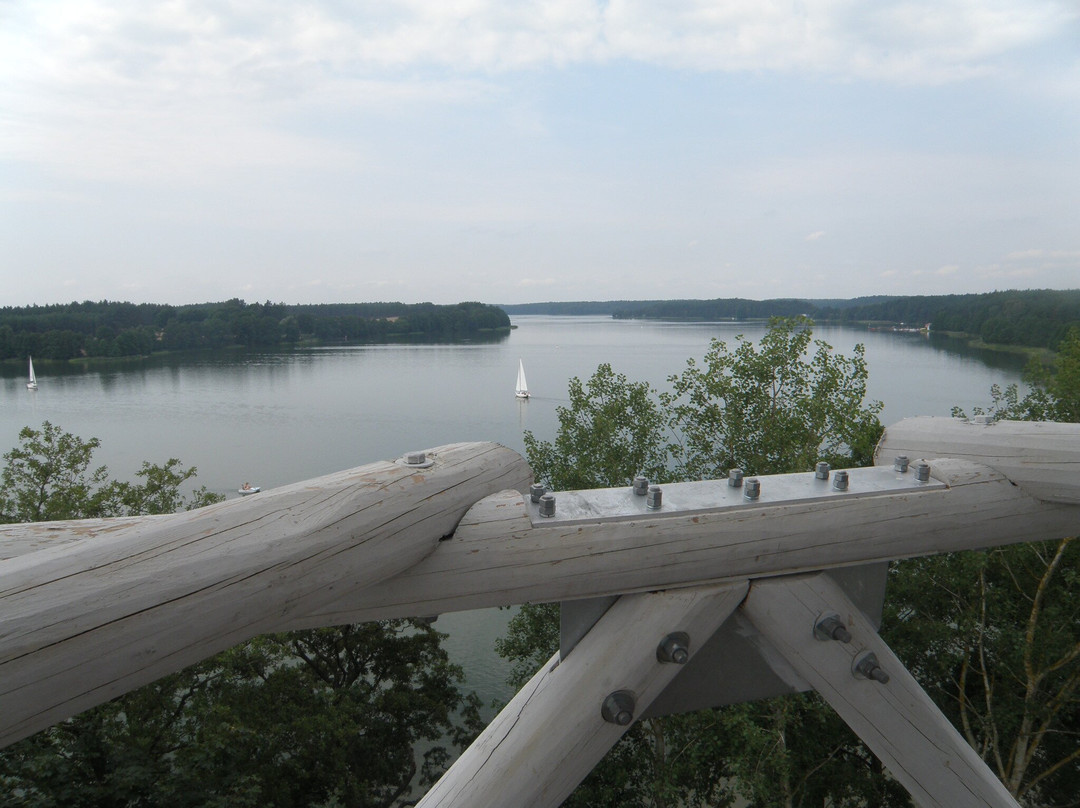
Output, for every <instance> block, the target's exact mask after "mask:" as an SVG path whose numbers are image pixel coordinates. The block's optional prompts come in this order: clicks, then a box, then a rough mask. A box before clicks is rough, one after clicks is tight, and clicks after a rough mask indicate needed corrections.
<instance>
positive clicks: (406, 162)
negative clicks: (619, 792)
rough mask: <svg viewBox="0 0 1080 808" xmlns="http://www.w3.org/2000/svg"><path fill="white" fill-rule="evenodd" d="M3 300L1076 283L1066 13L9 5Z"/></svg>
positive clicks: (329, 298)
mask: <svg viewBox="0 0 1080 808" xmlns="http://www.w3.org/2000/svg"><path fill="white" fill-rule="evenodd" d="M0 279H2V285H0V305H5V306H23V305H30V304H47V303H65V302H71V301H76V300H77V301H82V300H126V301H132V302H152V303H171V304H183V303H198V302H208V301H219V300H226V299H230V298H234V297H239V298H242V299H244V300H247V301H248V302H256V301H257V302H262V301H267V300H269V301H273V302H284V303H334V302H364V301H389V300H393V301H403V302H420V301H431V302H435V303H454V302H458V301H462V300H479V301H483V302H488V303H505V304H509V303H526V302H539V301H552V300H619V299H672V298H718V297H721V298H723V297H746V298H753V299H767V298H775V297H807V298H833V297H841V298H848V297H857V296H862V295H875V294H889V295H897V294H901V295H903V294H952V293H966V292H986V291H993V290H998V289H1034V288H1056V289H1069V288H1080V3H1078V2H1077V0H1066V1H1065V2H1058V0H1039V1H1038V2H1036V1H1035V0H802V1H801V2H800V1H799V0H785V1H781V0H713V2H699V1H697V0H658V1H657V2H644V1H643V0H605V1H603V2H597V1H593V2H590V1H589V0H552V2H528V1H525V2H516V1H515V2H498V1H497V0H402V1H400V2H395V1H394V0H390V1H389V2H349V1H348V0H312V1H311V2H299V1H298V0H233V1H232V2H229V1H228V0H155V2H146V0H131V1H130V2H128V1H127V0H114V1H112V2H94V1H93V0H74V1H73V0H0Z"/></svg>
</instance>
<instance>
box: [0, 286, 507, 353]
mask: <svg viewBox="0 0 1080 808" xmlns="http://www.w3.org/2000/svg"><path fill="white" fill-rule="evenodd" d="M509 328H510V318H509V317H508V316H507V314H506V312H504V311H502V310H501V309H499V308H497V307H495V306H489V305H486V304H483V303H458V304H456V305H449V306H436V305H434V304H432V303H416V304H406V303H348V304H325V305H286V304H284V303H270V302H269V301H268V302H266V303H245V302H244V301H243V300H238V299H233V300H228V301H225V302H224V303H201V304H194V305H186V306H168V305H160V304H153V303H141V304H135V303H119V302H111V301H101V302H91V301H86V302H83V303H67V304H62V305H51V306H27V307H21V308H15V307H5V308H3V309H0V359H12V358H24V357H26V356H27V355H31V356H34V357H35V358H40V359H74V358H77V357H93V356H105V357H119V356H146V355H149V354H151V353H153V352H155V351H176V350H191V349H199V348H223V347H227V346H231V345H242V346H247V347H264V346H274V345H282V344H295V343H297V342H300V341H301V340H304V339H313V340H318V341H320V342H342V341H349V342H375V341H381V340H389V339H398V338H404V337H408V336H412V335H421V336H423V337H424V338H426V339H441V338H461V337H468V336H471V335H475V334H479V333H481V332H492V331H500V330H509Z"/></svg>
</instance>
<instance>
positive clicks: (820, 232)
mask: <svg viewBox="0 0 1080 808" xmlns="http://www.w3.org/2000/svg"><path fill="white" fill-rule="evenodd" d="M824 235H825V231H824V230H815V231H814V232H813V233H810V234H809V235H808V236H807V237H806V240H807V241H817V240H818V239H820V238H821V237H822V236H824Z"/></svg>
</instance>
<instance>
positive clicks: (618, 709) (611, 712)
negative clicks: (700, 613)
mask: <svg viewBox="0 0 1080 808" xmlns="http://www.w3.org/2000/svg"><path fill="white" fill-rule="evenodd" d="M656 660H657V661H658V662H662V663H665V664H667V663H670V664H674V665H685V664H686V663H687V662H689V661H690V635H689V634H687V633H686V632H685V631H673V632H672V633H671V634H668V635H667V636H666V637H664V639H662V640H661V641H660V644H659V645H658V646H656ZM636 706H637V700H636V699H635V697H634V694H633V693H632V692H631V691H629V690H616V691H615V692H613V693H609V694H608V696H607V698H605V699H604V701H603V703H601V705H600V715H601V717H602V718H603V719H604V720H605V721H607V722H608V723H609V724H618V725H619V726H620V727H625V726H628V725H629V724H630V723H631V722H633V720H634V708H635V707H636Z"/></svg>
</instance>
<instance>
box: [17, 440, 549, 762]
mask: <svg viewBox="0 0 1080 808" xmlns="http://www.w3.org/2000/svg"><path fill="white" fill-rule="evenodd" d="M427 454H428V460H429V461H430V463H425V464H423V465H419V466H408V465H404V464H401V463H397V462H384V463H373V464H371V465H367V466H362V467H360V468H357V469H352V470H350V471H344V472H340V473H337V474H332V475H329V476H327V477H322V478H319V479H317V480H308V481H305V482H302V483H297V484H294V485H290V486H285V487H283V488H277V489H273V490H270V491H264V492H262V493H260V494H257V495H255V496H251V497H247V498H245V499H240V500H232V501H229V502H225V503H221V504H218V505H212V506H210V507H207V508H201V509H199V510H197V511H189V512H186V513H179V514H173V515H168V516H156V517H144V518H141V519H138V520H130V519H125V520H117V521H116V522H110V521H108V520H95V521H94V522H92V523H90V524H83V523H66V524H65V523H48V524H43V525H16V526H7V527H6V528H5V530H4V531H0V536H3V535H7V536H11V535H19V536H22V537H23V538H24V539H26V537H36V538H35V539H34V540H35V541H39V540H40V539H41V538H42V537H47V536H48V535H50V534H52V533H56V532H61V533H63V531H64V529H65V527H66V528H67V530H68V531H69V532H68V537H69V538H70V537H71V536H77V537H85V539H83V538H80V539H79V540H74V541H67V542H66V543H63V544H60V545H58V546H56V547H54V548H47V549H39V550H37V551H36V552H26V553H23V554H20V555H17V556H16V557H12V558H8V559H7V560H5V561H2V562H0V745H4V744H7V743H11V742H12V741H14V740H17V739H19V738H21V737H24V736H26V735H29V734H30V733H32V732H35V731H37V730H39V729H43V728H44V727H47V726H49V725H50V724H52V723H55V722H56V721H59V720H60V719H63V718H66V717H68V716H70V715H74V714H75V713H77V712H80V711H81V710H84V709H86V708H88V707H92V706H93V705H95V704H99V703H101V702H103V701H106V700H108V699H110V698H113V697H114V696H117V695H119V694H121V693H124V692H127V691H128V690H131V689H133V688H135V687H137V686H139V685H142V684H146V683H148V682H152V681H154V680H155V679H158V678H160V677H161V676H164V675H165V674H168V673H172V672H174V671H177V670H180V669H181V668H183V667H185V666H187V665H190V664H192V663H194V662H197V661H199V660H201V659H204V658H206V657H208V656H210V655H212V654H214V653H216V652H218V651H221V650H224V649H226V648H229V647H231V646H233V645H235V644H236V643H238V642H241V641H242V640H245V639H248V638H250V637H253V636H255V635H257V634H262V633H266V632H271V631H281V630H283V629H285V628H287V627H288V626H289V625H291V624H293V623H296V622H298V621H300V622H303V621H307V620H310V616H311V615H314V614H318V613H320V612H324V611H325V610H326V609H327V607H328V606H329V605H330V604H331V603H332V602H333V601H334V600H335V599H336V598H337V597H338V595H339V593H340V592H341V591H343V590H351V589H354V588H355V589H364V588H367V587H369V586H371V585H373V584H375V583H377V582H379V581H381V580H384V579H386V578H390V577H392V576H394V575H395V574H397V573H399V572H401V571H403V570H405V569H408V568H410V567H412V566H414V565H415V564H416V563H418V562H419V561H421V560H422V559H423V558H424V557H426V556H428V555H430V554H431V553H432V552H434V551H435V549H436V548H437V547H438V545H439V542H440V539H441V538H442V537H444V536H446V535H448V534H450V533H452V532H453V530H454V528H455V527H456V526H457V524H458V522H459V521H460V520H461V517H462V516H463V515H464V513H465V512H466V511H467V510H468V509H469V507H470V506H472V505H473V504H474V503H475V502H476V501H477V500H478V499H480V498H482V497H484V496H486V495H487V494H490V493H492V492H494V491H498V490H500V489H503V488H506V487H507V486H511V487H519V488H522V489H527V487H528V484H529V482H530V481H531V477H532V472H531V471H530V470H529V468H528V466H527V465H526V463H525V462H524V461H523V460H522V459H521V458H520V457H519V456H518V455H517V453H516V452H513V451H511V450H509V449H505V448H503V447H501V446H498V445H496V444H491V443H475V444H455V445H451V446H443V447H439V448H437V449H433V450H431V451H430V452H428V453H427ZM88 534H89V535H88ZM0 540H2V539H0ZM28 542H29V539H26V540H25V541H23V542H22V543H21V544H20V545H19V546H20V547H26V546H27V544H28ZM414 614H419V612H414ZM343 619H344V620H345V622H357V621H355V620H352V619H350V618H343ZM320 625H328V624H326V623H320Z"/></svg>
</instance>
